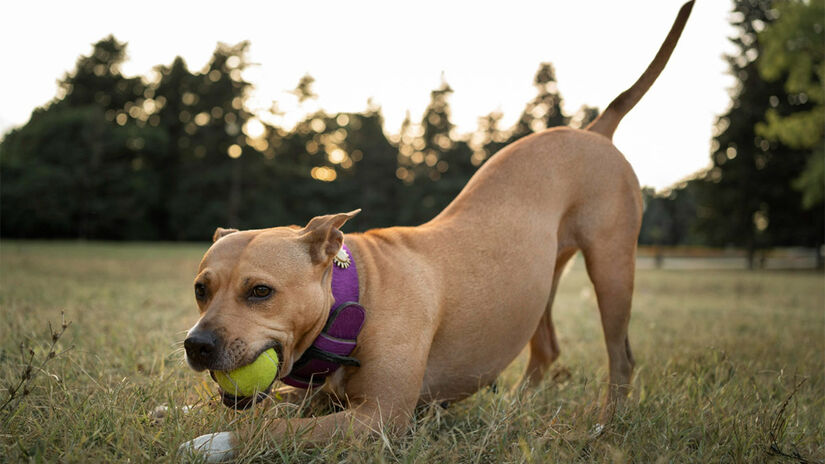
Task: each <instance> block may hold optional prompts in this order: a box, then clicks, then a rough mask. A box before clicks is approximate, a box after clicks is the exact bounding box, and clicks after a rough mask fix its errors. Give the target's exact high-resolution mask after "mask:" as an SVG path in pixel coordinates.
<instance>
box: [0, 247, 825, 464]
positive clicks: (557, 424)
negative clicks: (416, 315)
mask: <svg viewBox="0 0 825 464" xmlns="http://www.w3.org/2000/svg"><path fill="white" fill-rule="evenodd" d="M206 246H207V245H205V244H193V245H164V244H117V243H48V242H12V241H4V242H2V244H0V383H1V384H2V386H3V387H4V388H3V389H2V390H0V404H2V403H3V402H4V401H5V400H6V398H7V396H8V394H7V392H6V391H5V386H7V385H9V384H11V383H14V382H15V381H16V380H17V379H19V377H20V374H21V372H22V371H23V369H24V368H25V362H24V355H25V353H21V351H20V348H19V347H20V345H21V343H22V344H23V345H24V346H26V347H30V348H32V349H33V350H34V352H35V358H36V361H35V365H39V363H40V361H41V360H43V359H44V358H45V357H47V356H48V346H49V344H50V342H51V338H50V333H49V325H48V322H49V321H51V322H52V324H53V325H54V326H55V328H56V329H59V326H60V314H61V311H65V317H66V319H67V320H70V321H71V325H70V326H69V327H68V329H67V331H66V333H65V335H64V336H63V337H62V338H60V340H59V341H58V346H57V350H56V351H57V352H58V354H57V356H56V357H55V358H54V359H51V360H49V361H48V363H47V364H46V365H45V368H44V369H43V371H40V370H37V369H35V370H34V374H35V377H34V380H33V381H32V383H31V392H30V394H29V395H27V396H25V397H22V398H19V397H18V399H19V402H18V401H17V400H15V402H13V404H15V405H16V406H15V407H14V408H11V409H10V408H6V409H5V410H3V411H0V461H5V462H18V461H34V462H57V461H62V462H114V461H116V462H125V461H127V460H128V461H132V462H147V461H150V462H154V461H175V460H176V459H175V454H174V453H175V450H176V449H177V446H178V445H179V444H180V443H182V442H184V441H186V440H189V439H192V438H194V437H196V436H198V435H201V434H204V433H209V432H213V431H222V430H232V428H233V425H232V422H233V421H246V422H250V423H258V422H260V417H259V416H260V413H261V411H257V412H256V413H253V414H250V413H242V414H234V413H231V412H229V411H228V410H226V408H224V407H223V406H220V405H215V404H214V402H213V398H212V394H213V391H214V387H213V386H212V382H211V380H209V379H207V377H206V376H205V375H201V374H196V373H194V372H193V371H190V370H189V369H188V368H187V367H186V366H185V365H184V364H183V362H182V353H181V352H180V349H179V347H180V343H179V342H180V340H181V339H182V338H183V334H184V331H185V330H186V329H188V328H189V327H191V326H192V324H193V323H194V322H195V320H196V318H197V311H196V309H195V304H194V301H193V297H192V295H191V282H192V278H193V276H194V272H195V268H196V266H197V263H198V261H199V259H200V256H201V254H202V253H203V251H204V250H205V248H206ZM636 283H637V285H636V293H635V304H634V309H633V318H632V322H631V328H630V337H631V343H632V346H633V349H634V353H635V356H636V360H637V370H636V375H635V377H634V381H633V393H632V396H631V398H630V400H629V401H628V403H629V406H628V407H627V408H626V409H625V410H624V411H622V412H620V413H619V414H618V415H617V417H616V418H615V420H614V422H613V423H612V424H611V426H610V427H609V428H608V429H607V430H606V431H605V433H603V434H602V435H601V436H599V437H596V438H593V437H591V435H590V433H589V432H590V430H591V429H592V427H593V426H594V424H595V422H596V420H597V416H598V401H599V397H600V393H601V392H602V391H603V387H604V379H605V374H606V355H605V352H604V342H603V338H602V334H601V328H600V325H599V320H598V313H597V310H596V302H595V298H594V295H593V292H592V290H591V286H590V285H589V282H588V281H587V277H586V274H585V272H584V270H583V266H581V263H578V264H577V265H576V266H575V267H574V268H573V269H572V271H571V272H570V273H569V275H567V276H566V277H565V278H564V279H563V281H562V285H561V288H560V292H559V295H558V298H557V304H556V310H555V320H556V326H557V330H558V334H559V339H560V344H561V349H562V354H561V357H560V359H559V361H557V364H556V365H555V367H554V368H553V372H552V373H551V376H549V377H555V380H548V382H546V385H545V386H544V387H543V388H541V389H540V390H538V391H535V392H524V391H518V390H516V391H515V392H511V387H513V386H514V385H516V383H517V380H518V378H519V375H520V373H521V370H522V369H523V366H524V363H525V357H524V355H522V356H521V357H519V358H518V359H517V360H516V361H515V362H514V364H513V365H512V366H511V367H510V368H508V369H507V370H506V371H505V372H504V373H503V374H502V377H501V379H500V388H499V392H498V393H495V392H492V391H489V390H483V391H481V392H479V393H478V394H476V395H474V396H473V397H471V398H469V399H468V400H465V401H463V402H460V403H456V404H454V405H452V406H451V407H450V408H449V409H447V410H444V409H441V408H439V407H436V406H433V407H431V408H422V409H421V410H420V411H419V412H418V415H417V417H416V420H415V423H414V427H413V430H412V431H411V432H410V433H408V434H405V435H402V436H400V437H392V436H390V437H378V438H375V437H373V438H367V439H358V440H356V439H351V438H350V439H346V438H338V439H334V440H331V441H330V442H329V443H327V444H326V445H325V446H323V447H319V448H314V449H305V448H302V447H301V446H300V440H291V441H290V440H286V441H282V442H281V444H280V445H279V446H265V445H264V444H263V443H262V442H263V439H264V438H263V437H264V436H265V431H264V430H258V432H259V433H258V434H257V435H256V437H255V438H254V439H252V440H251V441H250V442H248V443H247V444H246V446H245V447H244V448H243V449H242V450H241V460H243V461H249V462H265V461H273V460H274V461H278V460H287V461H291V462H354V463H360V462H376V461H379V462H404V463H407V462H409V463H413V462H415V463H418V462H443V463H447V462H450V463H451V462H485V463H486V462H490V463H494V462H548V461H558V462H570V461H582V462H591V461H593V462H628V461H633V462H804V461H802V460H800V459H796V458H789V457H783V456H781V455H780V454H779V453H784V454H786V455H793V454H794V453H798V455H799V456H801V457H802V458H803V459H807V460H810V461H820V462H821V461H823V460H825V425H823V417H824V416H825V385H824V384H825V379H823V374H825V337H823V335H825V330H824V329H825V312H824V311H823V308H825V281H824V280H823V275H822V274H821V273H782V272H739V271H718V272H708V271H692V272H673V271H641V272H639V273H638V274H637V278H636ZM368 310H369V308H368ZM64 350H68V351H65V352H64ZM162 403H165V404H170V405H172V406H175V405H178V406H180V405H184V404H193V403H194V404H199V405H202V406H203V407H202V408H200V409H199V410H198V411H197V412H195V413H192V414H187V415H184V414H179V413H175V412H173V413H172V414H171V415H170V417H169V418H167V420H166V421H164V422H163V423H160V424H154V423H152V422H151V421H150V420H149V419H148V416H147V413H148V412H149V411H151V410H152V409H153V408H154V407H155V406H157V405H159V404H162ZM783 406H784V407H783ZM309 412H311V411H304V413H309ZM296 413H297V412H296V411H295V410H292V409H288V408H286V407H282V408H277V410H273V409H270V410H268V411H267V412H266V414H270V415H283V416H290V415H294V414H296ZM253 427H254V426H253Z"/></svg>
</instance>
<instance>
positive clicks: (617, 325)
mask: <svg viewBox="0 0 825 464" xmlns="http://www.w3.org/2000/svg"><path fill="white" fill-rule="evenodd" d="M625 230H626V229H625ZM637 233H638V232H637ZM636 236H637V235H636V234H632V233H630V232H624V233H622V232H620V231H619V230H617V231H615V234H614V235H612V236H606V237H603V238H602V239H601V240H595V241H592V242H591V243H590V245H589V246H586V247H584V248H583V250H582V251H583V253H584V259H585V263H586V265H587V273H588V275H589V276H590V280H591V281H592V282H593V286H594V287H595V290H596V298H597V300H598V305H599V313H600V314H601V320H602V328H603V330H604V339H605V344H606V345H607V357H608V369H609V386H608V391H607V395H606V398H605V401H604V404H603V407H602V412H601V416H600V421H601V423H602V424H604V423H606V422H607V421H609V419H610V418H611V417H612V415H613V413H614V411H615V409H616V407H617V406H618V405H619V404H620V403H621V402H622V401H623V400H624V399H625V398H626V397H627V394H628V392H629V391H630V378H631V375H632V373H633V367H634V364H635V363H634V360H633V355H632V354H631V352H630V341H629V340H628V335H627V329H628V324H629V322H630V306H631V300H632V297H633V276H634V273H635V264H636Z"/></svg>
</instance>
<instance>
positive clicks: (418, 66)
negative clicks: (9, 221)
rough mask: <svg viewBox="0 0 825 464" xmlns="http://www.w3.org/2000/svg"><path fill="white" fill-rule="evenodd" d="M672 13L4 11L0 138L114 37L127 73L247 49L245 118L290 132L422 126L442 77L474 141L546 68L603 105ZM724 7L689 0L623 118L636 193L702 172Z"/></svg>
mask: <svg viewBox="0 0 825 464" xmlns="http://www.w3.org/2000/svg"><path fill="white" fill-rule="evenodd" d="M681 4H682V0H655V1H654V0H646V1H641V0H625V1H621V2H617V1H615V0H544V1H528V0H509V1H508V2H499V1H476V2H450V1H444V0H440V1H434V0H416V1H414V2H404V3H401V2H389V1H381V0H369V1H354V0H353V1H348V2H341V1H314V2H310V1H303V2H301V1H290V2H284V1H231V2H230V1H224V2H212V1H200V2H191V1H169V0H165V1H156V0H146V1H142V2H137V3H136V2H112V1H87V0H77V1H73V2H52V1H48V2H46V1H36V0H28V1H17V2H12V1H8V2H2V4H1V5H0V43H3V44H4V53H3V62H4V63H5V64H6V66H5V69H4V72H3V77H2V85H1V86H0V132H2V133H5V132H6V131H7V130H8V129H10V128H11V127H15V126H19V125H22V124H25V122H26V121H27V120H28V117H29V115H30V113H31V111H32V109H34V108H35V107H37V106H39V105H42V104H43V103H45V102H47V101H48V100H50V99H51V98H52V97H53V96H54V95H55V91H56V89H57V85H56V81H57V79H59V78H60V77H61V76H62V75H63V74H64V73H65V72H66V71H69V70H71V69H72V68H73V67H74V63H75V60H76V59H77V57H78V56H79V55H81V54H88V53H89V52H90V50H91V44H92V43H94V42H96V41H97V40H99V39H101V38H103V37H104V36H106V35H108V34H110V33H113V34H114V35H115V37H117V38H118V39H119V40H121V41H126V42H128V44H129V45H128V53H129V61H128V63H126V64H125V65H124V67H123V71H124V72H125V73H126V74H128V75H136V74H140V75H146V74H148V73H149V72H150V70H151V69H152V67H153V66H155V65H157V64H169V63H171V62H172V60H173V59H174V57H175V56H176V55H180V56H182V57H183V58H184V59H185V60H186V62H187V63H188V65H189V67H190V69H192V70H200V69H201V68H202V67H203V66H204V65H206V63H207V61H208V60H209V57H210V56H211V54H212V51H213V50H214V49H215V45H216V43H217V42H219V41H220V42H225V43H230V44H234V43H236V42H239V41H241V40H246V39H248V40H250V41H251V49H250V55H249V58H250V61H251V62H253V63H258V64H259V66H256V67H255V68H253V69H251V70H250V71H249V72H248V73H247V74H245V78H246V79H247V80H249V81H251V82H252V83H253V84H255V86H256V89H255V91H254V94H253V98H252V101H251V105H252V106H253V109H254V107H259V108H266V107H269V105H270V103H271V101H272V100H276V101H278V104H279V107H280V108H281V109H282V110H284V111H286V113H287V114H286V115H285V116H284V118H283V120H282V121H281V124H282V125H284V126H286V127H290V124H291V123H293V122H294V121H296V120H297V119H299V118H300V117H301V115H302V114H304V113H305V112H306V111H308V110H314V109H317V108H318V107H319V106H320V107H321V108H324V109H325V110H327V111H330V112H337V111H361V110H363V109H364V108H366V106H367V103H366V102H367V99H368V98H370V97H372V98H373V100H374V102H375V103H377V104H379V105H381V107H382V111H383V114H384V118H385V122H386V125H385V131H386V132H387V133H388V134H392V133H397V132H398V129H399V127H400V125H401V121H402V120H403V119H404V116H405V113H406V112H407V111H409V112H410V114H411V116H412V118H413V120H418V119H420V117H421V114H422V113H423V111H424V108H425V107H426V105H427V103H428V102H429V93H430V90H432V89H433V88H435V87H436V86H438V85H439V83H440V80H441V74H442V72H443V73H444V76H445V78H446V80H447V82H448V83H449V84H450V86H451V87H452V88H453V89H454V90H455V93H454V94H453V95H452V97H451V99H450V104H451V108H452V120H453V122H454V123H455V124H456V125H457V126H458V129H459V131H460V132H464V133H469V132H472V131H474V130H475V129H476V128H477V125H478V118H479V117H481V116H483V115H486V114H488V113H490V112H491V111H495V110H498V111H501V112H503V114H504V119H503V121H502V127H504V128H506V127H510V126H511V125H512V124H513V123H514V122H515V121H516V119H517V118H518V116H519V114H520V113H521V110H522V109H523V108H524V105H525V103H526V102H527V101H528V100H530V99H531V98H532V97H533V96H534V95H535V89H534V88H533V87H532V79H533V76H534V74H535V72H536V70H537V69H538V66H539V63H540V62H543V61H550V62H552V63H553V64H554V65H555V68H556V77H557V79H558V85H559V90H560V92H561V94H562V97H563V98H564V109H565V111H566V112H567V113H569V114H572V113H574V112H575V111H576V110H577V109H578V108H579V107H580V106H581V105H583V104H589V105H593V106H598V107H599V108H604V107H605V106H606V105H607V104H608V103H609V102H610V101H611V100H612V99H613V98H614V97H615V96H616V95H618V94H619V93H620V92H621V91H622V90H624V89H625V88H627V87H628V86H630V85H631V84H632V83H633V82H634V81H635V80H636V78H637V77H638V76H639V75H640V74H641V73H642V71H643V70H644V69H645V68H646V67H647V65H648V63H649V62H650V60H651V59H652V58H653V55H654V54H655V53H656V50H657V49H658V47H659V45H660V44H661V41H662V40H663V39H664V37H665V35H666V34H667V31H668V30H669V28H670V26H671V23H672V22H673V19H674V18H675V16H676V12H677V11H678V9H679V7H680V6H681ZM731 8H732V3H731V2H730V1H729V0H725V1H720V0H698V2H697V5H696V6H695V7H694V10H693V14H692V16H691V18H690V21H689V22H688V25H687V27H686V29H685V32H684V33H683V35H682V38H681V40H680V42H679V45H678V47H677V48H676V51H675V52H674V54H673V56H672V57H671V60H670V63H669V64H668V67H667V68H666V69H665V71H664V73H663V74H662V75H661V76H660V77H659V80H658V81H657V82H656V84H655V85H654V86H653V88H652V89H651V90H650V92H648V94H647V95H646V96H645V98H644V99H642V101H641V103H640V104H639V105H638V106H636V108H634V109H633V111H631V112H630V114H628V116H627V117H625V119H624V120H623V122H622V124H621V125H620V126H619V129H618V131H617V132H616V135H615V139H614V141H615V143H616V146H618V147H619V149H620V150H621V151H622V152H623V153H624V154H625V156H627V158H628V159H629V160H630V162H631V164H632V165H633V167H634V169H635V170H636V173H637V175H638V176H639V180H640V182H641V183H642V184H643V185H649V186H654V187H656V188H659V189H661V188H665V187H667V186H670V185H672V184H673V183H675V182H677V181H679V180H681V179H683V178H685V177H686V176H689V175H690V174H691V173H693V172H695V171H697V170H699V169H701V168H703V167H705V166H707V165H708V162H709V149H710V148H709V147H710V139H711V137H712V128H713V123H714V120H715V117H716V115H718V114H721V113H722V112H724V111H725V109H726V108H727V105H728V103H729V97H728V93H727V89H729V88H730V87H732V86H733V84H734V81H733V78H732V77H730V76H728V75H727V65H726V63H725V62H724V61H723V59H722V55H723V53H726V52H727V53H731V52H733V51H734V49H733V47H732V46H731V45H730V44H729V43H728V41H727V39H726V37H728V36H731V35H733V34H734V30H733V28H731V27H730V26H729V24H728V17H729V14H730V10H731ZM306 73H309V74H310V75H312V76H313V77H314V78H315V79H316V82H315V86H314V89H315V92H316V93H317V94H319V96H320V98H319V99H318V100H317V101H315V102H313V103H311V104H310V105H305V106H304V107H303V108H299V107H298V106H297V103H296V102H295V97H294V96H292V95H290V94H289V93H288V91H289V90H291V89H293V88H294V87H295V85H296V84H297V82H298V80H299V79H300V77H301V76H302V75H304V74H306Z"/></svg>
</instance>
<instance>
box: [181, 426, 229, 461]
mask: <svg viewBox="0 0 825 464" xmlns="http://www.w3.org/2000/svg"><path fill="white" fill-rule="evenodd" d="M234 442H235V434H233V433H232V432H218V433H208V434H206V435H201V436H199V437H198V438H195V439H194V440H189V441H187V442H186V443H184V444H182V445H180V448H178V454H180V456H181V457H184V458H186V457H193V456H198V457H202V458H204V459H205V460H206V462H224V461H228V460H230V459H232V458H233V457H234V456H235V450H234V448H235V446H234Z"/></svg>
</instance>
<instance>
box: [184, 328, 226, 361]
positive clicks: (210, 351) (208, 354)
mask: <svg viewBox="0 0 825 464" xmlns="http://www.w3.org/2000/svg"><path fill="white" fill-rule="evenodd" d="M183 347H184V348H186V356H187V357H188V358H189V360H190V361H191V362H193V363H194V364H195V365H201V366H206V365H208V364H209V362H210V361H211V360H212V357H213V356H214V355H215V353H216V352H217V351H218V337H217V336H215V333H214V332H212V331H211V330H198V331H196V332H193V333H191V334H190V335H189V337H187V338H186V340H184V341H183Z"/></svg>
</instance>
